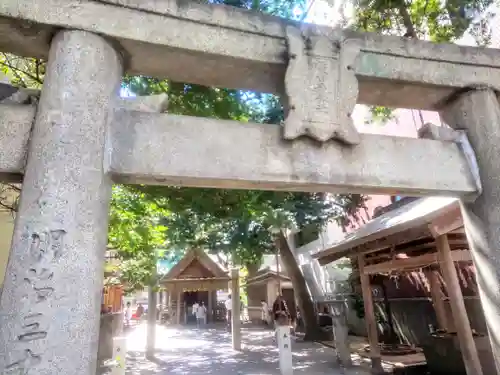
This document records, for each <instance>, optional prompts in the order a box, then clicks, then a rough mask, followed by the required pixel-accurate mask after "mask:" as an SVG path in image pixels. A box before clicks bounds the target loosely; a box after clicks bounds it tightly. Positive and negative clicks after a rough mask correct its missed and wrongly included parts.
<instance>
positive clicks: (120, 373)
mask: <svg viewBox="0 0 500 375" xmlns="http://www.w3.org/2000/svg"><path fill="white" fill-rule="evenodd" d="M113 361H114V365H113V367H112V370H111V375H125V370H126V368H127V338H126V337H114V338H113Z"/></svg>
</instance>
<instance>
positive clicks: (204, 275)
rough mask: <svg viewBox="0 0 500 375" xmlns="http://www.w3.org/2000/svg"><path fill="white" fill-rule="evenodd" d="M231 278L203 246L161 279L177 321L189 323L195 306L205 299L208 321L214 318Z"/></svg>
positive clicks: (186, 256)
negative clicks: (222, 291)
mask: <svg viewBox="0 0 500 375" xmlns="http://www.w3.org/2000/svg"><path fill="white" fill-rule="evenodd" d="M230 280H231V278H230V276H229V275H228V272H227V271H226V270H224V269H223V268H222V266H220V265H219V264H217V263H216V262H215V261H214V260H212V259H211V258H210V256H209V255H208V254H207V253H205V251H203V250H202V249H197V248H193V249H191V250H189V251H188V252H187V253H186V255H184V257H183V258H182V259H181V260H180V261H179V262H178V263H177V264H175V265H174V266H173V267H172V268H171V269H170V271H169V272H168V273H167V274H166V275H165V276H163V277H162V279H161V280H160V288H161V289H162V290H164V291H166V302H167V306H168V311H169V312H170V314H171V317H172V318H173V322H175V323H177V324H184V323H189V321H190V319H191V318H192V317H193V314H192V310H191V307H192V305H193V303H195V302H198V303H200V302H203V303H204V304H205V306H206V307H207V321H209V322H211V321H213V319H214V316H215V314H214V311H215V308H216V302H217V291H218V290H227V289H228V283H229V282H230Z"/></svg>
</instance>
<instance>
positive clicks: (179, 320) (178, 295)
mask: <svg viewBox="0 0 500 375" xmlns="http://www.w3.org/2000/svg"><path fill="white" fill-rule="evenodd" d="M181 303H182V292H181V290H179V291H178V292H177V305H176V309H177V319H176V320H177V324H181Z"/></svg>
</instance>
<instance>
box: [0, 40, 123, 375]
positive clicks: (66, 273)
mask: <svg viewBox="0 0 500 375" xmlns="http://www.w3.org/2000/svg"><path fill="white" fill-rule="evenodd" d="M121 77H122V69H121V59H120V58H119V56H118V54H117V53H116V51H115V49H114V48H113V47H112V46H111V45H110V44H108V43H107V42H106V41H105V40H104V39H103V38H102V37H100V36H97V35H94V34H91V33H88V32H84V31H63V32H60V33H58V34H57V35H56V36H55V37H54V39H53V42H52V47H51V50H50V54H49V62H48V66H47V75H46V77H45V86H44V90H43V95H42V96H41V98H40V104H39V107H38V111H37V115H36V120H35V124H34V127H33V132H32V138H31V141H30V149H29V153H28V164H27V167H26V175H25V178H24V181H23V189H22V193H21V203H20V207H19V211H18V214H17V217H16V223H15V228H14V235H13V238H12V246H11V252H10V257H9V263H8V265H7V272H6V277H5V281H4V286H3V292H2V293H1V295H0V316H1V319H2V320H1V321H2V324H0V373H1V374H2V375H8V374H26V375H31V374H37V375H49V374H50V375H67V374H75V375H94V374H95V370H96V357H97V347H98V333H99V310H100V302H101V298H100V297H101V290H102V278H103V257H104V254H103V250H102V249H105V248H106V243H107V221H108V203H109V198H110V196H111V180H110V178H109V177H108V176H107V175H106V169H107V163H108V161H107V160H106V154H105V142H106V133H107V130H108V125H109V124H108V122H109V121H110V120H111V117H112V113H113V111H112V110H111V111H110V108H111V106H112V104H113V102H114V101H115V100H116V98H117V97H118V90H119V87H120V81H121Z"/></svg>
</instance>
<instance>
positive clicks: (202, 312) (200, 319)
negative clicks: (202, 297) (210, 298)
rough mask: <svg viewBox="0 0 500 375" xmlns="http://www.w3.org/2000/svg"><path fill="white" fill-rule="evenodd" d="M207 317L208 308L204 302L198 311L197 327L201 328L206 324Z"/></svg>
mask: <svg viewBox="0 0 500 375" xmlns="http://www.w3.org/2000/svg"><path fill="white" fill-rule="evenodd" d="M206 316H207V308H206V307H205V304H204V303H203V302H202V303H201V305H198V308H197V309H196V325H197V326H198V328H200V326H201V325H203V324H205V318H206Z"/></svg>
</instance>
